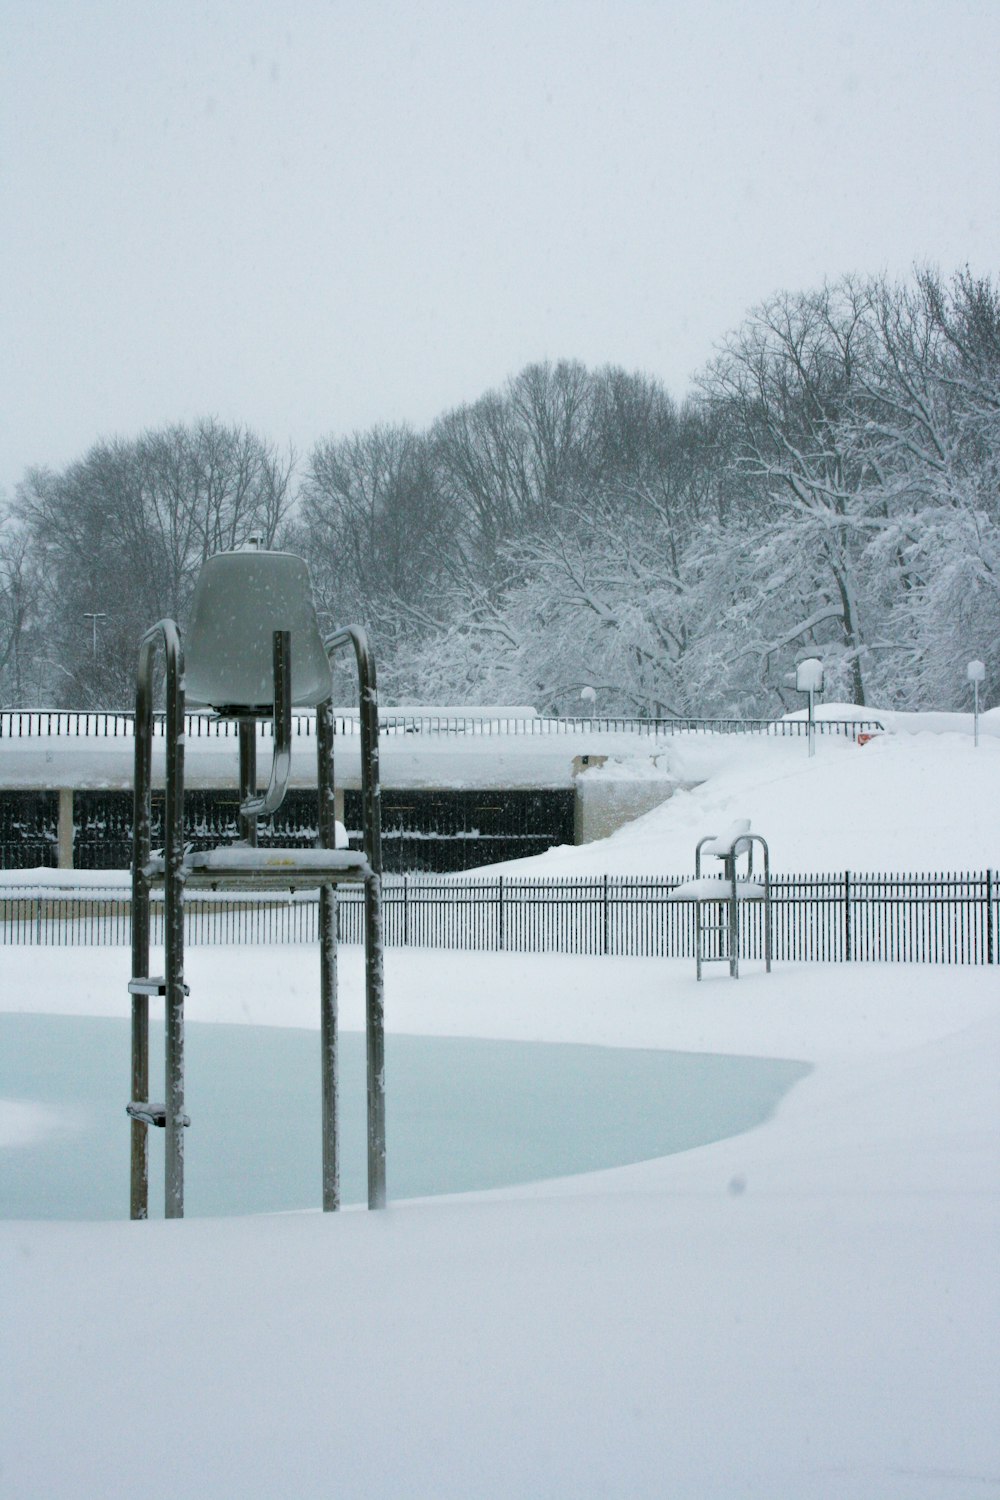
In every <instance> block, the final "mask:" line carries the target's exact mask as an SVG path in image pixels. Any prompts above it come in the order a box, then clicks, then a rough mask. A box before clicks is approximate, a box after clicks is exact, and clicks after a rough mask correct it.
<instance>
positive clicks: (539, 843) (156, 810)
mask: <svg viewBox="0 0 1000 1500" xmlns="http://www.w3.org/2000/svg"><path fill="white" fill-rule="evenodd" d="M573 810H574V793H573V791H572V790H569V789H567V790H562V789H560V790H530V791H520V790H519V791H513V790H496V791H467V790H463V791H451V790H447V789H435V790H427V789H421V790H417V791H405V792H404V791H394V790H392V789H391V788H386V787H383V789H382V857H383V865H384V868H385V869H386V870H387V871H390V872H393V873H399V874H403V873H406V872H409V871H426V872H430V873H444V872H447V871H455V870H471V869H474V868H476V867H478V866H480V865H486V864H495V863H498V862H499V861H501V860H508V859H521V858H523V857H524V856H525V855H529V854H540V853H542V852H543V851H544V850H545V849H548V848H551V847H552V845H553V844H572V842H573ZM344 822H345V824H346V826H347V830H348V834H349V836H350V840H351V844H352V845H353V846H354V847H358V848H359V847H360V845H361V794H360V792H356V791H350V790H347V791H345V792H344ZM184 824H185V827H184V836H185V840H186V841H187V842H189V843H191V844H192V845H193V846H194V847H195V848H196V849H211V848H215V847H216V846H217V845H219V844H230V843H234V842H235V841H236V840H237V839H238V838H239V797H238V794H237V793H236V791H235V790H233V789H227V790H223V791H199V790H191V791H188V792H186V793H185V797H184ZM162 828H163V793H162V792H158V793H157V792H154V794H153V829H152V840H153V846H154V848H155V847H157V846H158V845H160V844H161V843H162V840H163V833H162ZM258 838H259V843H260V844H261V846H262V847H264V846H266V845H268V844H274V845H278V846H282V847H289V846H290V847H293V848H296V847H297V848H310V847H312V846H313V844H314V843H315V840H316V793H315V791H298V790H292V791H289V792H288V793H287V795H286V797H285V801H284V803H283V804H282V806H281V807H280V808H279V810H278V812H277V813H276V815H275V816H274V818H272V819H270V820H268V821H266V822H265V821H262V822H261V823H260V824H259V835H258ZM131 860H132V793H131V792H130V791H76V792H74V793H73V867H74V868H75V869H78V870H124V869H128V867H129V865H130V864H131ZM58 863H59V793H58V792H53V791H0V868H2V869H7V870H15V869H31V868H33V867H37V866H47V867H50V868H55V867H56V866H57V865H58Z"/></svg>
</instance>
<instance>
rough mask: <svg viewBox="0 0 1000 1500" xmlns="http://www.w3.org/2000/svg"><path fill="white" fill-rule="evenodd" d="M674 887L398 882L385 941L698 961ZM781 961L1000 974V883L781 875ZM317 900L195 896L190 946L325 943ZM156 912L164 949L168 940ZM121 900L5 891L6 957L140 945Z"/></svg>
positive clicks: (190, 903)
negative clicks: (32, 948)
mask: <svg viewBox="0 0 1000 1500" xmlns="http://www.w3.org/2000/svg"><path fill="white" fill-rule="evenodd" d="M678 884H680V878H676V879H675V878H674V877H672V876H671V877H661V878H657V877H634V878H631V877H630V878H626V877H620V876H598V877H594V878H568V879H562V880H540V879H521V878H515V877H511V876H505V875H495V876H487V877H474V878H470V879H464V880H463V879H442V878H440V877H434V876H396V877H391V876H390V877H386V879H385V881H384V886H383V889H384V917H385V940H386V943H387V944H389V945H390V946H394V947H402V946H413V947H429V948H455V949H477V950H480V951H484V950H485V951H490V952H499V951H502V950H508V951H511V952H519V953H544V952H550V953H567V954H593V955H600V954H612V955H619V956H636V957H640V956H641V957H668V958H681V957H683V958H693V956H694V951H695V948H694V939H695V934H694V920H695V906H694V903H693V902H690V901H673V900H671V899H670V897H671V893H672V891H673V890H674V889H675V887H676V886H677V885H678ZM771 890H772V896H771V937H772V945H773V953H774V958H775V960H777V961H781V960H785V961H794V962H809V961H814V960H815V961H820V962H827V963H831V962H832V963H839V962H855V963H859V962H860V963H870V962H874V963H890V962H909V963H936V964H993V963H997V962H998V954H997V926H998V920H1000V889H998V881H997V873H996V871H994V870H985V871H979V872H974V873H952V874H918V875H898V874H882V875H871V874H854V873H852V872H850V871H844V872H840V873H838V874H832V875H782V876H776V877H774V879H773V880H772V882H771ZM317 914H318V903H317V900H316V898H315V896H314V895H305V894H303V895H295V896H289V897H287V898H281V899H275V898H274V897H273V896H267V897H264V896H256V897H254V896H237V895H223V894H219V895H208V894H203V893H198V894H192V895H191V896H190V897H189V898H188V900H187V902H186V903H185V921H186V936H187V941H188V942H189V943H196V944H197V943H306V942H315V941H317V934H318V927H317ZM162 917H163V913H162V904H161V902H160V901H158V900H155V899H154V902H153V910H152V928H153V930H152V941H153V942H154V944H157V943H161V942H162ZM130 919H131V914H130V910H129V900H128V896H127V894H126V893H125V892H124V890H123V889H122V888H118V889H116V890H114V889H107V890H99V889H96V888H93V887H88V888H86V889H75V890H73V889H60V888H56V887H34V888H32V887H27V886H25V887H18V886H13V885H5V886H2V887H0V945H3V944H42V945H64V946H73V945H79V944H97V943H102V944H109V945H123V944H127V943H128V942H129V941H130ZM764 919H765V912H764V905H763V903H762V902H759V901H751V902H745V903H743V904H742V906H741V911H740V951H741V956H742V957H745V958H748V959H752V958H755V957H760V956H761V955H762V954H763V939H764V926H763V923H764ZM338 922H339V932H340V937H341V940H342V941H343V942H345V943H360V942H361V941H362V929H363V901H362V893H361V891H360V890H357V891H355V890H353V889H352V888H345V889H342V890H341V892H340V894H339V898H338Z"/></svg>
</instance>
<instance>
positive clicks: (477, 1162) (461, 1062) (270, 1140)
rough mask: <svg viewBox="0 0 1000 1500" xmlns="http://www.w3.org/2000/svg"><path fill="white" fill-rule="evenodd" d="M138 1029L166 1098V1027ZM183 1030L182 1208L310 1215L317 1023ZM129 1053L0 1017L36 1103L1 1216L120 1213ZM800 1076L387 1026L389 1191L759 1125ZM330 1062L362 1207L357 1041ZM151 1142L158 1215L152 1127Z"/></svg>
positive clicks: (315, 1197) (704, 1060)
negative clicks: (408, 1032)
mask: <svg viewBox="0 0 1000 1500" xmlns="http://www.w3.org/2000/svg"><path fill="white" fill-rule="evenodd" d="M150 1031H151V1075H150V1076H151V1077H152V1078H153V1079H154V1080H156V1082H154V1084H153V1085H152V1088H151V1093H152V1094H153V1095H154V1097H157V1098H158V1097H161V1096H162V1077H163V1071H162V1066H163V1065H162V1026H161V1027H156V1026H155V1025H154V1026H151V1028H150ZM185 1031H186V1045H185V1063H186V1069H185V1071H186V1099H185V1109H186V1110H187V1113H188V1114H189V1115H190V1116H191V1120H192V1125H191V1128H190V1129H189V1130H188V1131H187V1132H186V1135H185V1212H186V1213H187V1214H191V1215H210V1214H211V1215H214V1214H244V1213H264V1212H269V1211H274V1210H282V1209H303V1208H318V1207H319V1203H320V1063H319V1039H318V1035H317V1033H316V1032H313V1031H304V1030H290V1029H283V1028H278V1027H261V1026H228V1025H214V1024H213V1025H209V1024H206V1023H197V1022H189V1023H188V1024H187V1026H186V1028H185ZM157 1046H159V1048H160V1051H159V1053H157V1050H156V1048H157ZM129 1049H130V1028H129V1023H128V1022H127V1021H125V1020H107V1019H80V1018H76V1017H62V1016H38V1015H0V1099H3V1100H8V1101H14V1102H16V1103H18V1104H22V1105H28V1106H37V1107H39V1108H36V1109H35V1110H34V1111H33V1112H32V1111H31V1110H29V1111H28V1115H29V1118H37V1119H38V1120H39V1121H40V1122H41V1125H42V1128H40V1129H39V1130H38V1131H37V1132H35V1133H34V1134H32V1133H30V1132H26V1133H25V1134H24V1135H23V1136H22V1137H21V1138H20V1139H15V1140H14V1141H13V1142H12V1143H11V1144H7V1145H3V1144H0V1217H3V1218H7V1219H12V1218H45V1219H119V1218H127V1216H128V1190H129V1184H128V1174H129V1164H128V1163H129V1130H128V1120H127V1118H126V1115H125V1105H126V1103H127V1102H128V1080H129V1076H130V1063H129ZM809 1071H810V1069H809V1066H808V1065H807V1064H805V1063H801V1062H792V1061H784V1060H780V1059H776V1058H743V1057H731V1056H725V1055H721V1056H720V1055H715V1054H707V1053H679V1052H661V1051H651V1050H648V1051H647V1050H637V1049H633V1048H610V1047H592V1046H581V1045H569V1044H562V1043H560V1044H554V1043H540V1042H498V1041H478V1040H469V1039H466V1038H451V1037H414V1036H396V1035H390V1036H387V1038H386V1113H387V1139H388V1185H389V1197H390V1199H392V1198H410V1197H422V1196H426V1195H430V1194H436V1193H453V1192H463V1191H468V1190H471V1189H476V1188H495V1187H504V1186H509V1185H511V1184H514V1183H523V1182H531V1181H537V1180H540V1179H543V1178H547V1177H560V1176H566V1175H570V1174H574V1173H579V1172H590V1171H594V1170H597V1169H600V1168H605V1167H614V1166H621V1165H624V1164H626V1163H629V1162H636V1161H643V1160H647V1159H649V1158H651V1157H657V1156H665V1155H668V1154H670V1153H672V1152H676V1151H684V1150H687V1149H689V1148H691V1147H693V1146H698V1145H703V1144H706V1143H707V1142H709V1141H714V1140H720V1139H722V1138H723V1137H726V1136H732V1135H737V1134H739V1133H741V1132H742V1131H745V1130H749V1129H751V1128H752V1127H753V1126H755V1125H758V1124H760V1123H762V1122H763V1121H764V1120H766V1119H767V1118H768V1117H769V1116H770V1115H771V1114H772V1113H773V1111H774V1109H775V1108H776V1106H777V1105H778V1103H779V1102H780V1100H781V1099H782V1097H783V1096H784V1095H785V1094H786V1093H787V1091H788V1090H789V1089H790V1088H791V1087H792V1085H793V1084H795V1083H796V1082H798V1080H799V1079H801V1078H802V1077H804V1076H805V1075H806V1074H807V1073H808V1072H809ZM339 1073H340V1122H341V1124H340V1128H341V1137H340V1141H341V1144H340V1156H341V1191H342V1197H343V1201H344V1202H345V1203H362V1202H364V1201H366V1197H367V1189H366V1183H365V1099H364V1088H365V1057H364V1037H363V1036H361V1035H360V1034H358V1033H355V1032H345V1033H342V1034H341V1037H340V1068H339ZM46 1125H47V1127H48V1128H45V1127H46ZM150 1139H151V1150H150V1212H151V1215H152V1216H154V1217H155V1216H158V1215H160V1214H162V1199H163V1132H162V1131H160V1130H151V1131H150Z"/></svg>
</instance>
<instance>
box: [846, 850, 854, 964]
mask: <svg viewBox="0 0 1000 1500" xmlns="http://www.w3.org/2000/svg"><path fill="white" fill-rule="evenodd" d="M852 957H853V955H852V952H851V872H850V870H845V871H844V962H845V963H850V961H851V958H852Z"/></svg>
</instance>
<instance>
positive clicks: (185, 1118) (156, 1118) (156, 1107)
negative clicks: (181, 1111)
mask: <svg viewBox="0 0 1000 1500" xmlns="http://www.w3.org/2000/svg"><path fill="white" fill-rule="evenodd" d="M125 1113H126V1114H127V1115H130V1116H131V1118H132V1119H133V1120H141V1121H142V1122H143V1124H144V1125H158V1126H159V1128H160V1129H161V1130H165V1129H166V1124H167V1106H166V1105H165V1104H147V1103H145V1102H144V1101H142V1100H140V1101H139V1102H138V1103H137V1102H136V1101H135V1100H134V1099H133V1100H132V1103H131V1104H126V1106H125ZM181 1124H182V1125H190V1124H191V1116H190V1115H181Z"/></svg>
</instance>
